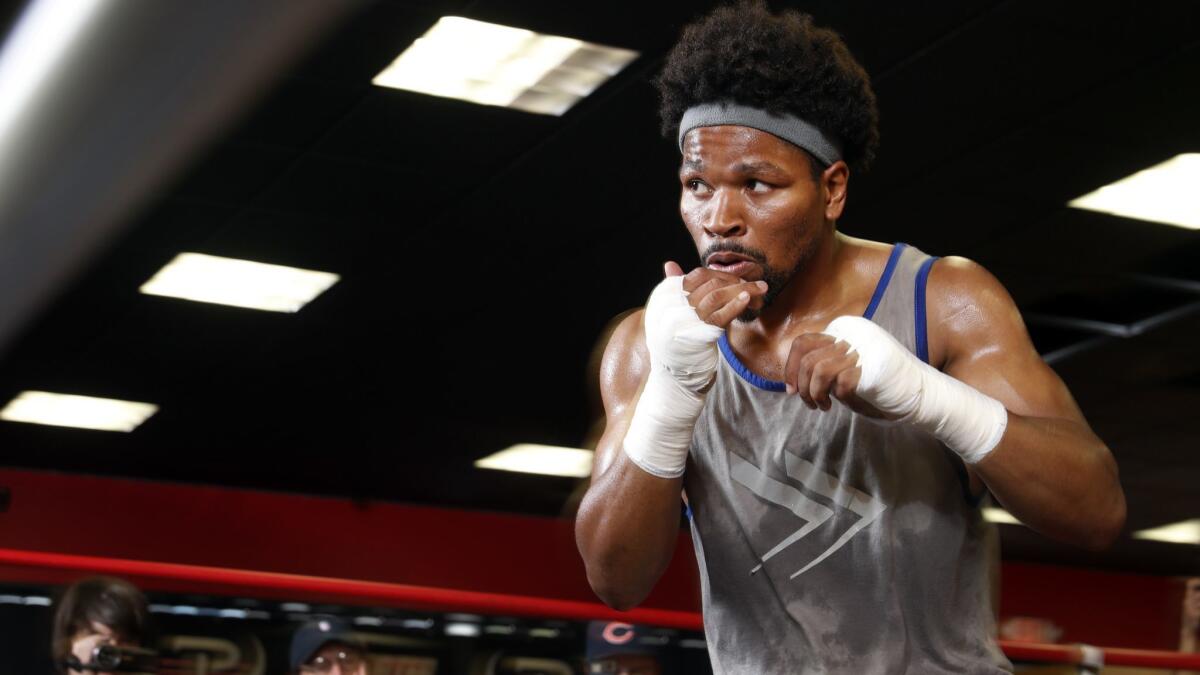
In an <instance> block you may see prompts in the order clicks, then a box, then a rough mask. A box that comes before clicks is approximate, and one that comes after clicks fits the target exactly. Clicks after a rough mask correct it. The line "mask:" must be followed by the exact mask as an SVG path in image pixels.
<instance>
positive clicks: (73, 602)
mask: <svg viewBox="0 0 1200 675" xmlns="http://www.w3.org/2000/svg"><path fill="white" fill-rule="evenodd" d="M152 644H153V630H152V626H151V621H150V610H149V607H148V605H147V603H146V597H145V596H144V595H142V592H141V591H139V590H138V589H137V587H136V586H134V585H133V584H131V583H129V582H128V581H125V580H123V579H116V578H113V577H89V578H86V579H81V580H79V581H77V582H75V583H74V584H71V585H70V586H68V587H67V589H66V590H65V591H64V592H63V594H62V596H61V597H60V598H59V599H58V602H57V603H56V605H55V608H54V631H53V637H52V640H51V651H52V657H53V659H54V663H55V664H56V665H57V667H58V670H59V672H62V673H71V674H74V673H85V672H86V673H99V675H105V673H109V672H145V671H147V670H150V669H151V668H152V667H148V666H147V664H148V663H150V662H152V661H153V652H152V651H150V649H149V646H150V645H152ZM101 664H104V665H103V666H102V665H101ZM101 667H104V668H109V669H110V670H101Z"/></svg>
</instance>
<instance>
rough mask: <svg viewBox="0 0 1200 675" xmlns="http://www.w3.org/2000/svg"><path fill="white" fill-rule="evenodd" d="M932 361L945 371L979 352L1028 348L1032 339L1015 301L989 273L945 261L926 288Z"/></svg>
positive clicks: (951, 259) (975, 266)
mask: <svg viewBox="0 0 1200 675" xmlns="http://www.w3.org/2000/svg"><path fill="white" fill-rule="evenodd" d="M925 293H926V301H927V306H928V317H927V321H928V328H929V360H930V362H931V363H932V364H934V365H935V366H938V367H939V368H942V369H943V370H945V367H946V366H947V365H948V364H949V363H950V362H952V361H954V360H958V359H964V358H972V357H974V356H976V355H979V353H980V352H983V351H987V350H991V349H998V348H1004V347H1005V346H1010V347H1014V348H1015V347H1021V348H1027V347H1028V343H1029V338H1028V335H1027V334H1026V332H1025V325H1024V323H1023V322H1022V320H1021V314H1020V312H1019V311H1018V310H1017V307H1016V304H1015V303H1014V302H1013V299H1012V297H1011V296H1010V295H1009V294H1008V291H1007V290H1005V288H1004V285H1003V284H1001V283H1000V281H999V280H998V279H996V277H995V276H993V275H992V273H991V272H988V271H987V270H986V269H984V267H983V266H982V265H980V264H978V263H976V262H974V261H972V260H968V259H967V258H961V257H958V256H950V257H946V258H941V259H939V260H938V261H937V263H935V264H934V265H933V267H932V269H931V270H930V273H929V284H928V287H927V288H926V291H925Z"/></svg>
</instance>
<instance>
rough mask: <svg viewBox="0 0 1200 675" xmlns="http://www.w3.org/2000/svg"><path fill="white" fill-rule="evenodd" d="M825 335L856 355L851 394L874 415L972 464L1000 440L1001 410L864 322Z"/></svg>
mask: <svg viewBox="0 0 1200 675" xmlns="http://www.w3.org/2000/svg"><path fill="white" fill-rule="evenodd" d="M825 334H826V335H829V336H832V337H834V338H836V339H838V340H844V341H845V342H847V343H849V345H850V348H851V349H853V350H854V351H855V352H857V353H858V367H859V368H860V369H861V370H862V376H861V377H860V378H859V380H858V387H856V388H855V393H856V394H858V396H859V397H860V398H862V399H863V400H864V401H866V402H867V403H870V404H871V405H873V406H875V407H876V408H877V409H879V411H880V412H883V413H886V414H888V415H896V416H899V417H900V421H902V422H908V423H911V424H913V425H915V426H917V427H918V428H920V429H923V430H925V431H927V432H929V433H931V434H933V435H934V436H935V437H936V438H937V439H938V440H940V441H941V442H943V443H945V444H946V447H948V448H950V449H951V450H953V451H955V452H957V453H958V454H959V455H961V456H962V458H963V461H965V462H966V463H967V464H975V463H976V462H978V461H979V460H981V459H983V458H984V457H986V456H987V455H988V453H990V452H991V451H992V450H993V449H994V448H995V447H996V445H997V444H998V443H1000V438H1001V437H1003V436H1004V430H1005V428H1006V427H1007V426H1008V411H1007V410H1006V409H1005V407H1004V404H1002V403H1000V402H999V401H997V400H996V399H994V398H992V397H990V396H988V395H986V394H984V393H982V392H980V391H977V390H976V389H974V388H973V387H971V386H970V385H967V384H965V383H963V382H960V381H959V380H956V379H954V378H953V377H950V376H949V375H947V374H945V373H943V372H940V371H938V370H937V369H936V368H934V367H933V366H931V365H929V364H928V363H925V362H924V361H921V360H920V359H918V358H917V357H916V355H914V354H913V353H912V352H910V351H908V350H907V349H905V348H904V346H903V345H901V344H900V343H899V342H897V341H896V338H894V337H892V335H891V334H890V333H888V332H887V331H886V330H884V329H883V328H881V327H879V326H878V325H876V324H874V323H872V322H871V321H870V320H869V319H864V318H862V317H858V316H840V317H838V318H836V319H834V320H833V321H832V322H830V324H829V326H828V327H827V328H826V329H825Z"/></svg>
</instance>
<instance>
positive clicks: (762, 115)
mask: <svg viewBox="0 0 1200 675" xmlns="http://www.w3.org/2000/svg"><path fill="white" fill-rule="evenodd" d="M726 124H732V125H736V126H739V127H750V128H751V129H758V130H759V131H765V132H767V133H768V134H771V135H773V136H778V137H779V138H782V139H783V140H785V141H787V142H789V143H791V144H792V145H795V146H799V147H800V148H803V149H805V150H807V151H808V152H809V153H811V154H812V155H813V156H814V157H816V158H817V159H819V160H821V162H823V163H824V164H825V166H829V165H830V164H833V163H834V162H836V161H838V160H839V159H841V158H842V151H841V149H840V148H839V147H838V144H837V143H836V142H834V141H833V140H832V139H830V138H829V137H828V136H826V135H825V134H824V133H822V132H821V130H820V129H818V128H817V127H816V126H815V125H813V124H810V123H808V122H805V121H804V120H802V119H800V118H799V117H793V116H792V115H772V114H771V113H769V112H767V111H766V110H761V109H759V108H751V107H750V106H746V105H738V104H736V103H701V104H700V105H696V106H692V107H691V108H688V109H687V112H685V113H683V119H681V120H680V121H679V151H680V152H683V137H684V136H685V135H687V132H689V131H691V130H692V129H695V128H697V127H716V126H722V125H726Z"/></svg>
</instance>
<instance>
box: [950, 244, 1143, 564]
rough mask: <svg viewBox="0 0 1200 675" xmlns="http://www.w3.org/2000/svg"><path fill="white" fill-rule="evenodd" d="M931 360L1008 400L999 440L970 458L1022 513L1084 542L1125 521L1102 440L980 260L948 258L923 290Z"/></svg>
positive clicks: (1097, 543) (1095, 543)
mask: <svg viewBox="0 0 1200 675" xmlns="http://www.w3.org/2000/svg"><path fill="white" fill-rule="evenodd" d="M927 299H928V306H929V318H928V322H929V323H928V326H929V340H930V362H931V363H932V364H934V365H937V366H939V367H940V369H941V370H942V371H944V372H946V373H947V374H949V375H952V376H953V377H955V378H957V379H959V380H962V381H963V382H965V383H967V384H969V385H971V386H972V387H974V388H976V389H978V390H979V391H981V392H983V393H985V394H987V395H989V396H991V397H992V398H995V399H997V400H999V401H1000V402H1001V403H1003V404H1004V406H1005V408H1007V409H1008V427H1007V429H1006V431H1005V433H1004V437H1003V438H1002V439H1001V441H1000V444H999V445H997V446H996V448H995V450H993V451H992V452H991V454H989V455H988V456H987V457H985V458H984V459H983V460H982V461H980V462H979V463H977V464H975V465H974V466H973V467H971V469H972V472H973V474H974V477H975V479H976V480H982V482H983V483H984V484H986V485H987V488H988V489H989V490H990V491H991V492H992V494H993V495H995V497H996V499H997V500H999V502H1000V503H1001V504H1002V505H1003V506H1004V507H1005V508H1006V509H1008V510H1009V511H1010V512H1011V513H1012V514H1013V515H1014V516H1016V517H1017V518H1019V519H1020V520H1021V522H1023V523H1025V524H1026V525H1028V526H1029V527H1031V528H1033V529H1034V530H1037V531H1038V532H1041V533H1042V534H1045V535H1047V536H1049V537H1053V538H1055V539H1060V540H1063V541H1066V542H1070V543H1073V544H1077V545H1080V546H1084V547H1087V548H1091V549H1100V548H1104V547H1106V546H1108V545H1109V544H1111V543H1112V541H1113V540H1114V539H1115V538H1116V537H1117V535H1118V534H1119V533H1120V531H1121V528H1122V527H1124V523H1125V495H1124V493H1123V492H1122V490H1121V485H1120V483H1119V481H1118V478H1117V466H1116V462H1114V461H1113V458H1112V454H1111V453H1110V452H1109V450H1108V447H1107V446H1105V444H1104V442H1103V441H1101V440H1100V439H1099V438H1097V437H1096V435H1095V434H1094V433H1093V432H1092V430H1091V427H1089V426H1088V423H1087V421H1086V420H1085V419H1084V418H1083V414H1082V413H1081V412H1080V410H1079V407H1078V406H1077V405H1076V404H1075V400H1074V399H1073V398H1072V397H1071V393H1070V392H1069V391H1068V390H1067V387H1066V385H1064V384H1063V382H1062V380H1061V379H1059V377H1058V375H1057V374H1056V373H1055V372H1054V371H1053V370H1052V369H1051V368H1050V367H1049V366H1047V365H1046V363H1045V362H1044V361H1042V359H1041V357H1039V356H1038V354H1037V352H1036V350H1035V349H1034V348H1033V344H1032V343H1031V342H1030V340H1029V335H1028V333H1027V332H1026V330H1025V325H1024V323H1023V322H1022V320H1021V315H1020V313H1019V312H1018V311H1017V308H1016V306H1015V304H1014V303H1013V301H1012V298H1010V297H1009V295H1008V293H1007V292H1006V291H1005V290H1004V287H1003V286H1001V284H1000V283H999V282H998V281H997V280H996V279H995V277H993V276H992V275H991V274H989V273H988V272H987V271H986V270H984V269H983V268H982V267H980V266H979V265H976V264H975V263H972V262H970V261H968V260H965V259H962V258H946V259H944V260H940V261H939V262H938V263H937V264H935V265H934V266H933V270H932V272H931V273H930V276H929V286H928V290H927Z"/></svg>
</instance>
